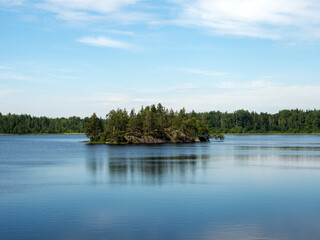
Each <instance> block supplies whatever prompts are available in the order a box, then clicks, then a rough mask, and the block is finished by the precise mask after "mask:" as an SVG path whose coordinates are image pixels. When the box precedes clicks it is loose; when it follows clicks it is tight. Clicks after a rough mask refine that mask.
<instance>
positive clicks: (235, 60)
mask: <svg viewBox="0 0 320 240" xmlns="http://www.w3.org/2000/svg"><path fill="white" fill-rule="evenodd" d="M319 43H320V1H318V0H192V1H191V0H148V1H146V0H95V1H93V0H43V1H35V0H0V112H1V113H2V114H7V113H9V112H10V113H16V114H31V115H34V116H49V117H62V116H64V117H68V116H74V115H76V116H81V117H85V116H90V115H91V114H92V113H93V112H95V113H97V114H98V115H99V116H102V117H103V116H105V114H106V113H108V112H109V111H110V110H111V109H117V108H127V109H131V108H136V109H140V107H141V106H142V105H143V106H146V105H150V104H157V103H159V102H160V103H162V104H163V105H164V106H166V107H168V108H173V109H175V110H177V109H180V108H182V107H185V108H186V110H187V111H190V110H193V109H194V110H195V111H197V112H200V111H212V110H216V111H217V110H220V111H228V112H233V111H235V110H238V109H247V110H249V111H257V112H270V113H275V112H277V111H279V110H281V109H296V108H299V109H305V110H307V109H315V108H316V109H319V106H320V65H319V63H320V44H319Z"/></svg>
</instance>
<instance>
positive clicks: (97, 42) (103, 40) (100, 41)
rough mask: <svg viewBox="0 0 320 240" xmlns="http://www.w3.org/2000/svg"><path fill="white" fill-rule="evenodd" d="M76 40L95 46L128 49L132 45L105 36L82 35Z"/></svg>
mask: <svg viewBox="0 0 320 240" xmlns="http://www.w3.org/2000/svg"><path fill="white" fill-rule="evenodd" d="M77 41H78V42H81V43H85V44H88V45H91V46H95V47H111V48H122V49H129V48H132V45H130V44H128V43H125V42H120V41H116V40H113V39H110V38H107V37H102V36H101V37H97V38H93V37H84V38H80V39H78V40H77Z"/></svg>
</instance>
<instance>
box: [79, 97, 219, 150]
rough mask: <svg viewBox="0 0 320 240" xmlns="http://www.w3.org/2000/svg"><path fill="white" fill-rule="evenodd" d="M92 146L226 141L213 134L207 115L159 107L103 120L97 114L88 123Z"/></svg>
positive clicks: (117, 113) (124, 112)
mask: <svg viewBox="0 0 320 240" xmlns="http://www.w3.org/2000/svg"><path fill="white" fill-rule="evenodd" d="M85 133H86V136H87V137H88V138H89V139H90V141H89V143H91V144H94V143H106V144H157V143H197V142H208V141H209V139H210V138H212V137H214V138H216V139H220V140H223V139H224V136H223V135H221V134H213V133H212V132H210V124H209V123H208V121H207V119H206V117H205V115H204V114H202V115H201V114H200V115H199V114H196V113H195V111H191V112H189V113H187V112H186V110H185V109H184V108H182V109H180V110H179V111H173V110H172V109H170V110H169V109H167V108H165V107H163V106H162V105H161V104H160V103H159V104H157V105H154V104H153V105H151V106H146V107H141V109H140V110H139V111H138V112H136V111H135V109H132V110H131V111H130V113H128V111H127V110H126V109H117V110H111V111H110V112H109V113H108V114H107V115H106V119H105V120H103V119H101V118H99V117H97V115H96V114H95V113H94V114H93V115H92V116H91V117H90V118H89V119H88V120H87V121H86V123H85Z"/></svg>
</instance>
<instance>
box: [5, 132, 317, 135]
mask: <svg viewBox="0 0 320 240" xmlns="http://www.w3.org/2000/svg"><path fill="white" fill-rule="evenodd" d="M221 134H223V135H226V136H228V135H229V136H230V135H240V136H241V135H320V133H277V132H274V133H221ZM24 135H26V136H28V135H85V133H27V134H5V133H0V136H24Z"/></svg>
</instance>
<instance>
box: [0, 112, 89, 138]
mask: <svg viewBox="0 0 320 240" xmlns="http://www.w3.org/2000/svg"><path fill="white" fill-rule="evenodd" d="M85 121H86V119H81V118H80V117H69V118H48V117H32V116H30V115H25V114H24V115H17V114H10V113H9V114H7V115H2V114H1V113H0V134H59V133H84V123H85Z"/></svg>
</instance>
